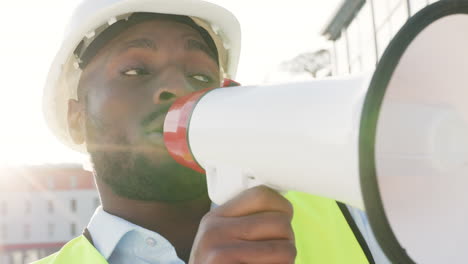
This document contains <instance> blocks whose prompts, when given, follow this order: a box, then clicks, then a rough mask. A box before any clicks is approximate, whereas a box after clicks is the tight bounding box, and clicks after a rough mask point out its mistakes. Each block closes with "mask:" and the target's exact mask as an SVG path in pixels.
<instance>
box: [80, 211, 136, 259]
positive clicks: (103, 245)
mask: <svg viewBox="0 0 468 264" xmlns="http://www.w3.org/2000/svg"><path fill="white" fill-rule="evenodd" d="M139 228H141V227H138V226H137V225H135V224H132V223H130V222H128V221H126V220H124V219H122V218H120V217H118V216H115V215H111V214H109V213H107V212H105V211H104V210H103V209H102V206H99V207H98V208H97V209H96V211H95V212H94V215H93V217H92V218H91V220H90V222H89V223H88V230H89V232H90V233H91V237H92V239H93V244H94V247H95V248H96V249H97V250H98V251H99V252H100V253H101V255H102V256H103V257H104V258H105V259H108V258H109V257H110V255H111V254H112V252H113V251H114V249H115V247H116V245H117V244H118V243H119V241H120V240H121V239H122V237H123V236H124V235H125V234H126V233H128V232H130V231H132V230H135V229H139Z"/></svg>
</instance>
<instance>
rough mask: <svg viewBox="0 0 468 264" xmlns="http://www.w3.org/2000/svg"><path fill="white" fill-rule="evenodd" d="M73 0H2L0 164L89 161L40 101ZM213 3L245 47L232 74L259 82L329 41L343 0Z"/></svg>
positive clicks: (218, 0)
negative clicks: (325, 33) (225, 12)
mask: <svg viewBox="0 0 468 264" xmlns="http://www.w3.org/2000/svg"><path fill="white" fill-rule="evenodd" d="M168 1H169V0H168ZM78 2H79V1H77V0H66V1H64V0H41V1H37V0H23V1H2V3H1V6H2V7H1V10H2V16H0V32H1V34H2V35H1V37H0V40H1V41H0V59H1V61H0V73H1V82H0V83H1V91H2V96H1V97H0V167H1V166H17V165H23V164H43V163H54V164H55V163H73V162H78V163H80V162H83V161H85V160H86V158H85V157H84V156H83V155H81V154H79V153H76V152H73V151H72V150H69V149H68V148H67V147H65V146H63V145H62V144H61V143H60V142H59V141H58V140H57V139H55V137H54V136H53V135H52V134H51V132H49V131H48V129H47V127H46V124H45V122H44V119H43V116H42V105H41V103H42V89H43V87H44V83H45V80H46V76H47V72H48V68H49V65H50V64H51V62H52V60H53V58H54V56H55V52H56V51H57V50H58V48H59V46H60V41H61V39H62V33H63V31H64V28H65V26H66V24H67V22H68V19H69V17H70V14H71V12H72V10H73V8H74V7H75V6H76V4H77V3H78ZM212 2H214V3H217V4H220V5H222V6H224V7H226V8H227V9H229V10H230V11H231V12H233V13H234V14H235V15H236V17H237V18H238V20H239V21H240V23H241V28H242V48H241V58H240V64H239V69H238V74H237V78H236V80H237V81H239V82H241V83H242V84H244V85H247V84H248V85H250V84H262V83H263V82H264V81H265V77H266V76H267V75H268V74H271V72H274V71H275V69H276V67H277V66H278V65H279V64H280V63H281V62H282V61H285V60H288V59H292V58H294V57H295V56H296V55H298V54H300V53H302V52H308V51H309V52H310V51H315V50H317V49H321V48H327V47H329V45H330V43H328V42H326V41H325V40H324V39H323V38H322V37H321V35H320V33H321V30H322V29H323V27H324V26H325V24H326V23H327V22H328V21H329V19H330V18H331V16H332V15H333V13H334V12H335V11H336V9H337V8H338V6H339V4H340V3H341V2H342V0H327V1H323V0H288V1H272V0H249V1H245V0H237V1H234V0H212Z"/></svg>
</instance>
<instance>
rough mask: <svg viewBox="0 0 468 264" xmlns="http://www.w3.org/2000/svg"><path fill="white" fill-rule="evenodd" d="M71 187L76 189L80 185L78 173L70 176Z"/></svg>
mask: <svg viewBox="0 0 468 264" xmlns="http://www.w3.org/2000/svg"><path fill="white" fill-rule="evenodd" d="M70 187H71V188H72V189H76V188H77V187H78V177H77V176H76V175H71V176H70Z"/></svg>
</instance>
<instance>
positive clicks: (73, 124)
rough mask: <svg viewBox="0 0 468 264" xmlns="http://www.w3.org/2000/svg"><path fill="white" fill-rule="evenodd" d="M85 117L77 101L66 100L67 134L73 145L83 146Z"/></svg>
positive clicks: (82, 108)
mask: <svg viewBox="0 0 468 264" xmlns="http://www.w3.org/2000/svg"><path fill="white" fill-rule="evenodd" d="M85 117H86V115H85V111H84V106H83V104H81V103H80V102H79V101H77V100H74V99H70V100H68V133H70V136H71V138H72V140H73V142H75V144H83V143H84V141H85V135H86V126H85V125H86V123H85V121H86V118H85Z"/></svg>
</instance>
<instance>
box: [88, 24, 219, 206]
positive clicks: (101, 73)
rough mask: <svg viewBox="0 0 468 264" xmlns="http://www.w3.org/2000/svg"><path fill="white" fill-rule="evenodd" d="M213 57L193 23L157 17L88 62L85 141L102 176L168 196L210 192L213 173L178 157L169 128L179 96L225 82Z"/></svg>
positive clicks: (123, 187)
mask: <svg viewBox="0 0 468 264" xmlns="http://www.w3.org/2000/svg"><path fill="white" fill-rule="evenodd" d="M213 57H214V56H213V54H212V51H210V50H209V49H208V47H207V45H206V43H205V42H204V40H203V38H202V37H201V36H200V34H199V33H198V32H197V31H196V30H195V29H193V28H191V27H190V26H188V25H185V24H181V23H179V22H174V21H170V20H150V21H147V22H143V23H140V24H137V25H134V26H132V27H130V28H128V29H126V30H125V31H123V32H121V33H120V34H119V35H118V36H117V37H115V38H114V39H113V40H111V41H110V42H109V43H108V44H107V45H106V46H105V47H104V48H102V49H101V51H99V52H98V54H97V55H96V57H95V58H93V60H92V61H91V62H90V64H89V65H88V66H87V67H86V68H85V69H84V71H83V74H82V77H81V80H80V87H79V89H80V93H81V94H82V98H80V103H81V104H84V107H83V108H84V109H85V110H84V111H85V112H86V126H85V127H86V128H85V133H86V136H85V141H86V144H87V148H88V151H89V153H90V155H91V158H92V160H93V163H94V167H95V170H96V174H97V177H99V178H100V179H102V180H103V181H104V182H105V183H107V184H108V185H109V186H111V188H112V189H113V191H114V192H115V193H117V194H118V195H121V196H125V197H127V198H130V199H136V200H159V201H168V202H171V201H181V200H189V199H193V198H196V197H198V196H200V195H202V194H205V193H206V184H205V176H204V175H201V174H198V173H195V172H193V171H191V170H190V169H187V168H185V167H182V166H180V165H178V164H176V163H175V162H174V161H173V159H172V158H171V157H170V156H169V154H168V152H167V150H166V148H165V145H164V141H163V136H162V135H163V122H164V117H165V114H166V113H167V110H168V108H169V107H170V105H171V104H172V102H173V101H174V99H175V98H176V97H180V96H182V95H186V94H188V93H191V92H193V91H196V90H199V89H202V88H207V87H218V86H219V85H220V79H219V75H220V74H219V67H218V65H217V63H216V61H215V60H214V58H213Z"/></svg>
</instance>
